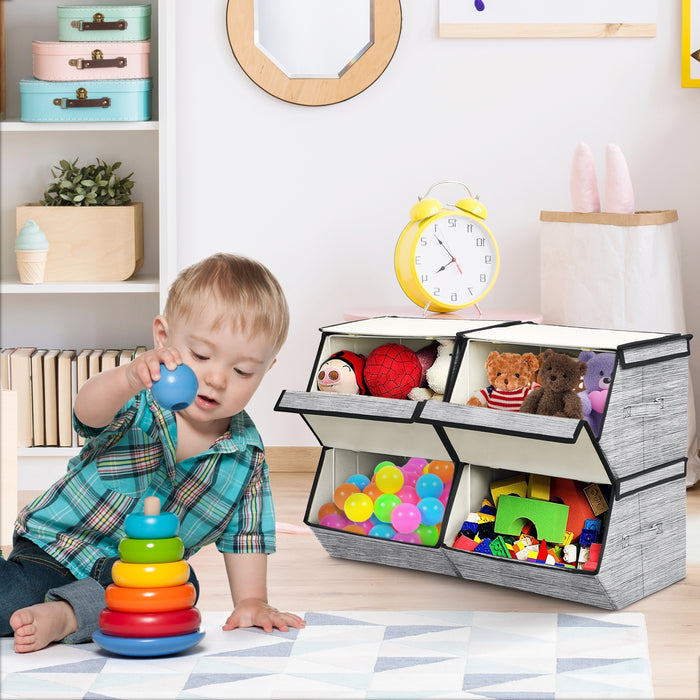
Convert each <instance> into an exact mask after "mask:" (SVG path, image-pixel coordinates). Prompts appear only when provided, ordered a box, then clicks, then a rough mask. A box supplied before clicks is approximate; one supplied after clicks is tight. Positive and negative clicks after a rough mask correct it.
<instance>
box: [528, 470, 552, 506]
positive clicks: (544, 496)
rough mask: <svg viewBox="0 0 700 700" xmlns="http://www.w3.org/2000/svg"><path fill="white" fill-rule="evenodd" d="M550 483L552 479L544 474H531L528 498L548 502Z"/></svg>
mask: <svg viewBox="0 0 700 700" xmlns="http://www.w3.org/2000/svg"><path fill="white" fill-rule="evenodd" d="M550 483H551V479H550V477H548V476H545V475H544V474H530V478H529V479H528V481H527V497H528V498H537V499H538V500H540V501H548V500H549V485H550Z"/></svg>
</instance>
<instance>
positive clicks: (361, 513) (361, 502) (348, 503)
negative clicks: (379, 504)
mask: <svg viewBox="0 0 700 700" xmlns="http://www.w3.org/2000/svg"><path fill="white" fill-rule="evenodd" d="M343 510H344V511H345V515H346V516H347V517H348V519H349V520H352V521H353V522H354V523H361V522H364V521H365V520H369V518H370V517H371V515H372V513H373V512H374V502H373V501H372V499H371V498H370V497H369V496H368V495H367V494H366V493H351V494H350V495H349V496H348V497H347V499H346V500H345V505H344V506H343Z"/></svg>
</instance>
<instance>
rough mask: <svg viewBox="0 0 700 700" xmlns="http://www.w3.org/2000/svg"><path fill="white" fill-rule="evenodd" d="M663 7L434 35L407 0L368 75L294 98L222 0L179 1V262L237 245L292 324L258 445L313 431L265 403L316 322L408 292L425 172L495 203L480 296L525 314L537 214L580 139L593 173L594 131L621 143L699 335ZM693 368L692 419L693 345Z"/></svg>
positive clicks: (699, 254) (309, 340)
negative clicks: (515, 32) (273, 79)
mask: <svg viewBox="0 0 700 700" xmlns="http://www.w3.org/2000/svg"><path fill="white" fill-rule="evenodd" d="M379 1H380V2H381V0H379ZM658 5H659V11H658V27H657V37H656V38H654V39H577V40H574V39H542V40H538V39H520V40H499V39H484V40H473V39H472V40H468V39H439V38H438V36H437V23H438V5H437V2H436V1H435V0H432V1H431V0H403V1H402V9H403V28H402V35H401V39H400V42H399V46H398V49H397V51H396V54H395V56H394V58H393V60H392V62H391V63H390V65H389V67H388V68H387V70H386V71H385V72H384V74H383V75H382V76H381V77H380V78H379V80H378V81H377V82H376V83H375V84H374V85H372V86H370V87H369V88H368V89H367V90H366V91H365V92H363V93H362V94H360V95H359V96H357V97H355V98H354V99H351V100H349V101H347V102H344V103H341V104H337V105H332V106H328V107H302V106H297V105H291V104H288V103H286V102H283V101H280V100H278V99H276V98H274V97H271V96H270V95H268V94H267V93H265V92H264V91H263V90H261V89H260V88H259V87H257V86H256V85H255V84H254V83H253V82H251V80H250V79H249V78H248V77H247V76H246V74H245V73H244V72H243V71H242V69H241V68H240V67H239V65H238V64H237V62H236V60H235V58H234V56H233V54H232V52H231V49H230V46H229V43H228V38H227V35H226V23H225V16H226V2H225V1H224V0H215V1H211V2H187V3H178V8H177V10H178V13H177V55H178V64H177V75H178V96H177V103H178V113H177V129H178V132H177V133H178V136H177V169H178V171H177V178H178V179H177V186H178V200H179V201H178V207H177V217H178V265H179V267H183V266H185V265H187V264H190V263H192V262H194V261H195V260H197V259H199V258H201V257H204V256H205V255H208V254H210V253H213V252H215V251H218V250H230V251H235V252H239V253H242V254H246V255H250V256H253V257H256V258H258V259H260V260H261V261H263V262H264V263H265V264H267V265H268V266H269V267H270V268H271V269H272V271H273V272H274V273H275V274H276V275H277V276H278V277H279V278H280V281H281V282H282V284H283V286H284V287H285V289H286V291H287V294H288V297H289V302H290V306H291V310H292V327H291V334H290V339H289V341H288V343H287V345H286V346H285V348H284V349H283V351H282V354H281V356H280V359H279V362H278V363H277V365H276V366H275V367H274V368H273V370H272V371H271V372H270V374H269V375H268V377H267V378H266V380H265V381H264V383H263V385H262V387H261V389H260V390H259V392H258V394H257V396H256V397H255V398H254V400H253V402H252V403H251V405H250V407H249V408H250V411H251V413H252V415H253V417H254V419H255V420H256V422H257V424H258V426H259V427H260V429H261V432H262V434H263V438H264V439H265V441H266V443H267V444H268V445H311V444H315V441H314V439H313V437H312V436H311V434H310V431H309V430H308V429H307V428H306V427H305V426H304V424H303V423H302V421H301V419H299V418H298V417H297V416H290V415H287V414H278V413H273V411H272V407H273V405H274V403H275V401H276V399H277V397H278V395H279V393H280V391H281V390H282V389H283V388H292V389H303V388H304V387H305V386H306V383H307V380H308V377H309V372H310V370H311V365H312V361H313V357H314V354H315V351H316V347H317V344H318V340H319V334H318V328H319V327H320V326H323V325H327V324H331V323H336V322H340V321H342V320H343V311H344V310H345V309H347V308H350V307H356V306H368V305H376V304H379V303H383V304H388V305H397V304H403V303H404V300H405V297H404V296H403V293H402V292H401V290H400V288H399V286H398V283H397V282H396V280H395V277H394V273H393V250H394V245H395V242H396V238H397V236H398V234H399V232H400V231H401V229H402V228H403V226H404V225H405V223H406V220H407V215H408V210H409V208H410V206H411V205H412V204H413V203H414V201H415V200H416V197H417V196H418V195H419V194H422V193H423V192H424V191H425V190H426V189H427V187H428V186H429V185H430V184H432V183H433V182H435V181H438V180H444V179H455V180H461V181H464V182H466V183H467V184H468V185H469V186H470V187H471V188H472V191H475V192H478V194H479V195H480V197H481V200H482V201H483V202H484V204H485V205H486V206H487V208H488V210H489V221H490V224H491V228H492V230H493V231H494V233H495V234H496V236H497V238H498V241H499V245H500V248H501V255H502V266H501V272H500V276H499V280H498V282H497V285H496V287H495V288H494V291H493V292H492V293H491V294H490V295H489V297H488V299H487V300H486V301H485V302H484V303H483V304H482V307H483V308H484V309H485V310H488V309H504V308H513V307H515V308H517V309H527V310H530V311H538V310H539V305H540V298H539V212H540V210H541V209H553V210H568V209H570V202H569V169H570V164H571V156H572V154H573V150H574V148H575V146H576V144H577V143H579V142H580V141H585V142H587V143H588V144H589V145H590V146H591V147H592V149H593V151H594V153H595V155H596V158H597V162H598V177H599V182H600V181H604V150H605V145H606V144H607V143H617V144H618V145H619V146H620V147H621V148H622V150H623V152H624V153H625V156H626V158H627V161H628V164H629V168H630V172H631V175H632V179H633V183H634V186H635V194H636V205H637V209H638V210H649V209H677V210H678V214H679V218H680V221H679V224H678V226H679V232H680V236H681V245H682V250H683V287H684V295H685V305H686V317H687V323H688V331H689V332H691V333H694V334H695V335H696V336H698V335H699V334H700V304H699V303H698V300H699V299H700V275H699V274H698V271H699V266H698V262H700V200H699V198H698V166H699V164H700V130H699V128H698V127H699V125H700V90H699V89H687V88H686V89H682V88H681V87H680V3H678V2H666V1H665V0H664V1H662V2H659V3H658ZM438 194H439V193H438ZM408 303H409V304H410V302H408ZM691 371H692V374H693V377H694V384H695V387H696V400H698V415H700V391H699V390H698V387H700V352H698V351H697V350H696V351H695V355H694V356H693V357H691Z"/></svg>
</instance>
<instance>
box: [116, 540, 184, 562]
mask: <svg viewBox="0 0 700 700" xmlns="http://www.w3.org/2000/svg"><path fill="white" fill-rule="evenodd" d="M184 554H185V546H184V545H183V543H182V540H181V539H180V538H179V537H167V538H165V539H157V538H154V539H147V540H140V539H134V538H131V537H125V538H124V539H122V540H121V542H119V558H120V559H121V560H122V561H124V562H127V563H128V564H163V563H167V562H171V561H179V560H180V559H182V557H183V555H184Z"/></svg>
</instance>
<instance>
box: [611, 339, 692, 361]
mask: <svg viewBox="0 0 700 700" xmlns="http://www.w3.org/2000/svg"><path fill="white" fill-rule="evenodd" d="M692 337H693V336H692V334H686V335H681V334H680V333H669V334H668V335H665V336H663V337H661V338H654V339H652V340H637V341H634V342H632V343H624V344H623V345H618V347H617V354H618V357H619V359H620V366H621V367H622V368H623V369H630V368H631V367H644V366H646V365H653V364H656V363H657V362H666V361H667V360H676V359H678V358H680V357H688V356H689V355H690V340H691V339H692ZM677 339H684V340H685V341H686V349H685V350H684V351H682V352H675V353H672V354H670V355H659V356H658V357H652V358H649V359H647V360H638V361H636V362H635V361H633V362H630V361H626V360H625V352H626V351H627V350H634V349H635V348H639V347H645V346H652V345H660V344H663V343H667V342H669V341H670V340H677Z"/></svg>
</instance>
